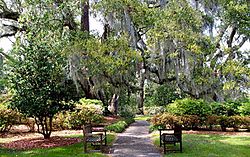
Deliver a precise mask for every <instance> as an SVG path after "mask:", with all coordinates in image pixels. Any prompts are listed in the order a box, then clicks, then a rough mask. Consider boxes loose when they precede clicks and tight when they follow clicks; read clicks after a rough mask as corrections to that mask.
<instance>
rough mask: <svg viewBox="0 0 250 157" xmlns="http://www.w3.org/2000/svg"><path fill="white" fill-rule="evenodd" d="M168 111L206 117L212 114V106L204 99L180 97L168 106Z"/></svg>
mask: <svg viewBox="0 0 250 157" xmlns="http://www.w3.org/2000/svg"><path fill="white" fill-rule="evenodd" d="M167 111H168V112H170V113H172V114H176V115H197V116H200V117H205V116H207V115H210V114H211V112H212V111H211V107H210V106H209V104H208V103H207V102H205V101H204V100H202V99H198V100H195V99H190V98H185V99H180V100H176V101H174V102H173V103H172V104H170V105H168V106H167Z"/></svg>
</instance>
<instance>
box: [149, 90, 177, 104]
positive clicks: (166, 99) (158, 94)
mask: <svg viewBox="0 0 250 157" xmlns="http://www.w3.org/2000/svg"><path fill="white" fill-rule="evenodd" d="M180 97H181V96H180V94H178V92H177V91H176V88H174V86H173V85H160V86H153V85H148V87H146V93H145V106H165V105H167V104H169V103H171V102H172V101H174V100H176V99H178V98H180Z"/></svg>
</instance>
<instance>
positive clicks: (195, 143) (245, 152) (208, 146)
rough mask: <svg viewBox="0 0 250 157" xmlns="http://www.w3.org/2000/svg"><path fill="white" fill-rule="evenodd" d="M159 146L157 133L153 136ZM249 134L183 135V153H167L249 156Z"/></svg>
mask: <svg viewBox="0 0 250 157" xmlns="http://www.w3.org/2000/svg"><path fill="white" fill-rule="evenodd" d="M154 138H155V143H156V145H158V146H159V139H158V137H157V135H155V136H154ZM249 154H250V137H249V136H225V135H194V134H192V135H190V134H189V135H188V134H184V135H183V153H168V154H167V155H166V156H168V157H249Z"/></svg>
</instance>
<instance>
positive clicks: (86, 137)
mask: <svg viewBox="0 0 250 157" xmlns="http://www.w3.org/2000/svg"><path fill="white" fill-rule="evenodd" d="M88 143H91V145H94V146H97V145H98V146H100V149H101V150H102V149H103V146H106V145H107V132H106V129H105V126H104V125H90V124H89V125H84V126H83V144H84V152H85V153H87V146H88V145H87V144H88Z"/></svg>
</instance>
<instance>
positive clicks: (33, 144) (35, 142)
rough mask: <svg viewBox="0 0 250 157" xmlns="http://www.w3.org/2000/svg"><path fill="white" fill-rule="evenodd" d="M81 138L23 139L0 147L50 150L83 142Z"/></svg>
mask: <svg viewBox="0 0 250 157" xmlns="http://www.w3.org/2000/svg"><path fill="white" fill-rule="evenodd" d="M81 141H82V139H81V138H69V137H59V136H53V137H51V138H50V139H43V138H42V137H41V138H32V139H22V140H17V141H13V142H9V143H2V144H0V147H3V148H8V149H16V150H28V149H34V148H50V147H58V146H68V145H71V144H75V143H79V142H81Z"/></svg>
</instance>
